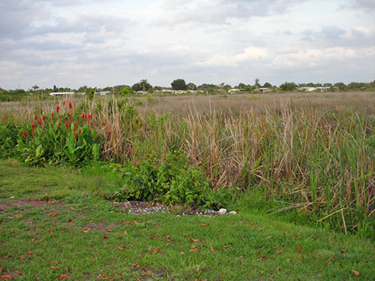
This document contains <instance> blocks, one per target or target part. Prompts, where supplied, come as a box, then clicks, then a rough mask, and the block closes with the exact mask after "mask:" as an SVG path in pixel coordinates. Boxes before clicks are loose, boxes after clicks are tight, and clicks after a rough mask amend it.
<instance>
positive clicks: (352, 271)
mask: <svg viewBox="0 0 375 281" xmlns="http://www.w3.org/2000/svg"><path fill="white" fill-rule="evenodd" d="M350 272H351V273H353V274H354V275H355V276H358V275H359V272H358V271H355V270H350Z"/></svg>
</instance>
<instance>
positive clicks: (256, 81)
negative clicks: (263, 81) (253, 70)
mask: <svg viewBox="0 0 375 281" xmlns="http://www.w3.org/2000/svg"><path fill="white" fill-rule="evenodd" d="M259 81H260V79H259V78H257V79H255V88H256V89H257V90H258V89H259V87H260V84H259Z"/></svg>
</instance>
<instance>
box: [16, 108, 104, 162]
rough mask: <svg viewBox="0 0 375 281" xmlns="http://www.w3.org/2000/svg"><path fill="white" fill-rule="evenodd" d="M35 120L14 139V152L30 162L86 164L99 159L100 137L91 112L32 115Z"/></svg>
mask: <svg viewBox="0 0 375 281" xmlns="http://www.w3.org/2000/svg"><path fill="white" fill-rule="evenodd" d="M34 119H35V122H33V123H32V124H31V125H30V127H29V128H28V129H27V130H25V131H24V132H23V133H22V135H21V136H20V137H19V138H18V140H17V143H18V145H17V150H18V155H19V157H20V158H21V160H22V161H24V162H25V163H29V164H31V165H45V164H46V163H52V164H59V163H69V164H72V165H74V166H79V165H87V164H89V163H91V162H93V161H96V160H98V159H99V155H100V146H101V137H100V134H98V132H97V131H96V130H95V129H94V125H93V120H92V115H86V114H82V115H81V116H77V114H74V115H71V114H59V112H58V110H57V112H56V113H55V114H53V113H52V114H51V115H49V114H47V115H43V114H42V112H41V116H40V117H37V116H35V118H34Z"/></svg>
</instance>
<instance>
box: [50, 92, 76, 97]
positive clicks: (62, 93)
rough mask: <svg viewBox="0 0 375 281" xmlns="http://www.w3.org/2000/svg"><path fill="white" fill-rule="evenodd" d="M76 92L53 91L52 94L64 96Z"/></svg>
mask: <svg viewBox="0 0 375 281" xmlns="http://www.w3.org/2000/svg"><path fill="white" fill-rule="evenodd" d="M74 94H75V93H74V92H51V93H49V95H50V96H64V95H74Z"/></svg>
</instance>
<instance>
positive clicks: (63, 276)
mask: <svg viewBox="0 0 375 281" xmlns="http://www.w3.org/2000/svg"><path fill="white" fill-rule="evenodd" d="M63 278H65V279H68V278H69V276H68V275H67V274H61V275H60V278H59V280H60V279H63Z"/></svg>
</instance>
